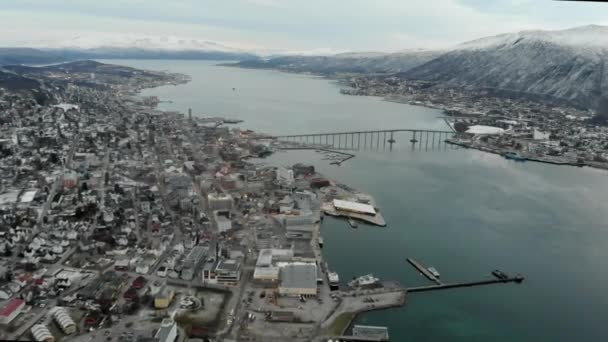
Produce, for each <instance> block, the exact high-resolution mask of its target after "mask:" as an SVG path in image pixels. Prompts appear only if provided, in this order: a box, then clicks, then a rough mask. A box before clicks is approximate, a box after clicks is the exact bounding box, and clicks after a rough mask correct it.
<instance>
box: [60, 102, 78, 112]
mask: <svg viewBox="0 0 608 342" xmlns="http://www.w3.org/2000/svg"><path fill="white" fill-rule="evenodd" d="M53 107H57V108H61V109H63V111H64V112H67V111H68V110H70V109H75V110H78V111H79V110H80V108H79V107H78V105H75V104H70V103H60V104H58V105H54V106H53Z"/></svg>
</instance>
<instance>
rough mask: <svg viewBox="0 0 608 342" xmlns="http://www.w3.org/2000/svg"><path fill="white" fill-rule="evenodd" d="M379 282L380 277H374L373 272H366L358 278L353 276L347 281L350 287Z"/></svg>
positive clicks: (365, 285)
mask: <svg viewBox="0 0 608 342" xmlns="http://www.w3.org/2000/svg"><path fill="white" fill-rule="evenodd" d="M378 282H380V279H378V278H376V277H374V275H373V274H371V273H370V274H366V275H364V276H360V277H359V278H355V279H353V280H351V281H350V282H349V283H348V286H350V287H367V286H372V285H376V284H378Z"/></svg>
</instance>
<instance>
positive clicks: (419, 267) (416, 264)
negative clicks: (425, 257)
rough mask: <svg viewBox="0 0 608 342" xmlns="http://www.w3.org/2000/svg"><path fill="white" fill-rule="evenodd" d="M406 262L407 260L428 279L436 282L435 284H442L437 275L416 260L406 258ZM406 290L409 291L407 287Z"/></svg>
mask: <svg viewBox="0 0 608 342" xmlns="http://www.w3.org/2000/svg"><path fill="white" fill-rule="evenodd" d="M407 262H409V263H410V264H411V265H412V266H414V268H416V269H417V270H418V271H419V272H420V273H422V275H424V276H425V277H427V279H428V280H430V281H432V282H434V283H436V284H437V285H442V284H443V283H442V282H441V280H439V279H438V278H437V277H435V276H434V275H433V274H432V273H431V272H430V271H429V270H428V269H427V268H426V267H424V265H422V264H421V263H419V262H418V261H416V260H414V259H412V258H407ZM408 291H409V289H408Z"/></svg>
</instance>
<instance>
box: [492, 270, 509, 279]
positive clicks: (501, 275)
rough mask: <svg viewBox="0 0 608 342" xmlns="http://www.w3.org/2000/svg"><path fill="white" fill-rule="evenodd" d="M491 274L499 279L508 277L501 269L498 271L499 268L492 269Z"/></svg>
mask: <svg viewBox="0 0 608 342" xmlns="http://www.w3.org/2000/svg"><path fill="white" fill-rule="evenodd" d="M492 275H493V276H495V277H496V278H498V279H501V280H504V279H507V278H509V276H508V275H507V274H506V273H504V272H503V271H500V270H494V271H492Z"/></svg>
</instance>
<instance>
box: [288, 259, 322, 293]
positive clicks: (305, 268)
mask: <svg viewBox="0 0 608 342" xmlns="http://www.w3.org/2000/svg"><path fill="white" fill-rule="evenodd" d="M281 287H284V288H296V289H302V288H304V289H309V288H315V289H316V288H317V265H315V264H287V265H285V266H284V267H283V268H281Z"/></svg>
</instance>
